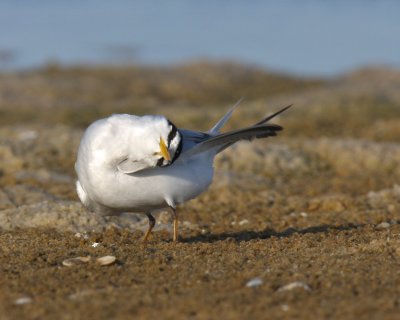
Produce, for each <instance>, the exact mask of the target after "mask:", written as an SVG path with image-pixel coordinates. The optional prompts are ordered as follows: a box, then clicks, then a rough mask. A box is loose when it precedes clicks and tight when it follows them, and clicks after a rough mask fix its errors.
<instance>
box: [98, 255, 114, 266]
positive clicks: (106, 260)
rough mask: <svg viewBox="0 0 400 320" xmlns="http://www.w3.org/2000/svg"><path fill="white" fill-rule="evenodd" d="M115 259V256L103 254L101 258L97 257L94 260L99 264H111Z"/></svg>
mask: <svg viewBox="0 0 400 320" xmlns="http://www.w3.org/2000/svg"><path fill="white" fill-rule="evenodd" d="M116 260H117V258H116V257H114V256H104V257H101V258H97V260H96V262H97V263H98V264H99V265H101V266H108V265H110V264H113V263H114V262H115V261H116Z"/></svg>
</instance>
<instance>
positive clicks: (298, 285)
mask: <svg viewBox="0 0 400 320" xmlns="http://www.w3.org/2000/svg"><path fill="white" fill-rule="evenodd" d="M296 288H301V289H304V290H306V291H310V290H311V288H310V287H309V286H308V285H307V284H305V283H304V282H301V281H295V282H292V283H289V284H287V285H285V286H283V287H280V288H279V289H278V292H282V291H290V290H293V289H296Z"/></svg>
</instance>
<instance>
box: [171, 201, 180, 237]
mask: <svg viewBox="0 0 400 320" xmlns="http://www.w3.org/2000/svg"><path fill="white" fill-rule="evenodd" d="M170 209H171V211H172V216H173V218H174V234H173V237H172V241H173V242H177V241H178V214H177V213H176V209H175V208H172V207H170Z"/></svg>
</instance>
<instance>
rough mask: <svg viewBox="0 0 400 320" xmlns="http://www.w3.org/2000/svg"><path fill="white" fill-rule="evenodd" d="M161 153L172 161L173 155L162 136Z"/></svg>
mask: <svg viewBox="0 0 400 320" xmlns="http://www.w3.org/2000/svg"><path fill="white" fill-rule="evenodd" d="M160 154H161V156H162V157H163V158H164V159H165V160H167V161H171V156H170V155H169V151H168V148H167V145H166V144H165V142H164V140H163V138H160Z"/></svg>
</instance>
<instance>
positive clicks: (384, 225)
mask: <svg viewBox="0 0 400 320" xmlns="http://www.w3.org/2000/svg"><path fill="white" fill-rule="evenodd" d="M389 227H390V223H389V222H381V223H380V224H378V225H377V226H376V227H375V229H377V230H384V229H387V228H389Z"/></svg>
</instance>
